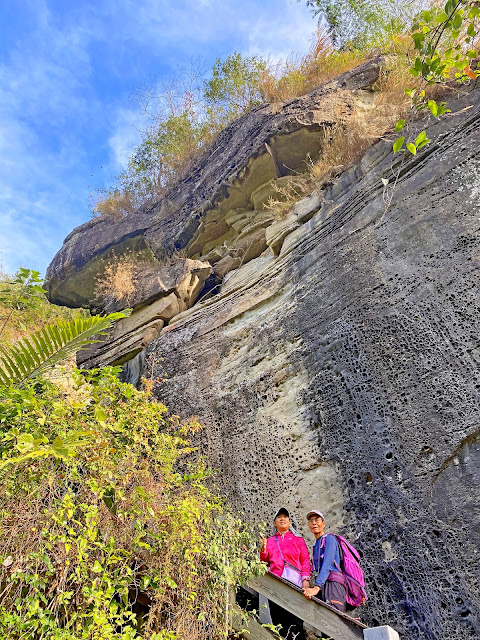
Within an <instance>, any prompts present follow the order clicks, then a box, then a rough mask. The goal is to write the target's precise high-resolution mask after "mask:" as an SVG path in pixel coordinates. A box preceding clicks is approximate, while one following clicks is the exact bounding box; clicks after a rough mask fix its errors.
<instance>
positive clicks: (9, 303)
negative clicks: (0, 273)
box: [0, 267, 45, 310]
mask: <svg viewBox="0 0 480 640" xmlns="http://www.w3.org/2000/svg"><path fill="white" fill-rule="evenodd" d="M42 284H43V279H42V278H41V277H40V272H39V271H33V270H32V269H24V268H23V267H20V269H19V270H18V271H17V273H16V274H15V276H14V277H13V279H12V280H9V281H7V282H6V283H4V288H3V289H0V303H1V304H2V305H4V306H5V307H10V308H12V309H18V310H19V309H25V308H27V307H31V306H33V305H34V304H35V302H36V301H38V300H42V299H43V298H44V294H45V289H44V288H43V287H42ZM5 285H7V286H5Z"/></svg>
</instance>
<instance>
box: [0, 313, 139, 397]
mask: <svg viewBox="0 0 480 640" xmlns="http://www.w3.org/2000/svg"><path fill="white" fill-rule="evenodd" d="M125 315H128V314H126V313H125V312H122V313H112V314H110V315H109V316H106V317H104V318H101V317H98V316H93V317H91V318H76V319H75V320H70V321H66V322H62V321H59V322H57V323H54V324H50V325H47V326H45V327H43V328H42V329H40V330H39V331H36V332H35V333H33V334H32V335H31V337H30V338H23V339H22V340H20V341H19V342H18V343H17V344H14V345H10V346H8V347H2V346H0V385H6V386H8V385H10V384H22V383H24V382H25V381H26V380H30V379H31V378H34V377H36V376H39V375H42V374H43V373H45V372H46V371H47V370H48V369H50V368H52V367H53V366H55V364H58V363H59V362H61V361H62V360H65V359H66V358H68V356H69V355H72V354H74V353H76V352H77V351H78V350H79V349H82V348H83V347H85V346H87V345H89V344H92V343H94V342H98V340H96V339H95V338H94V336H95V335H104V334H105V332H106V330H107V329H108V328H109V327H110V326H111V324H112V322H113V321H115V320H118V319H119V318H124V317H125Z"/></svg>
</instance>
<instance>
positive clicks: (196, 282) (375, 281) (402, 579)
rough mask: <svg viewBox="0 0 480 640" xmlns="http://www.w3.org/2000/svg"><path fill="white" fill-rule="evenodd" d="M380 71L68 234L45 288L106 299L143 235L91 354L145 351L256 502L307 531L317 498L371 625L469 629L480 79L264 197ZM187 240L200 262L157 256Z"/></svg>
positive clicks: (105, 358)
mask: <svg viewBox="0 0 480 640" xmlns="http://www.w3.org/2000/svg"><path fill="white" fill-rule="evenodd" d="M377 74H378V61H373V62H372V63H369V64H367V65H365V66H363V67H361V68H359V69H357V70H355V71H353V72H349V73H348V74H345V75H344V76H341V77H340V78H338V79H337V80H336V81H334V82H332V83H330V84H329V85H327V86H326V87H322V88H320V89H318V90H316V92H314V93H313V94H311V95H310V96H307V97H305V98H302V99H299V100H297V101H292V102H291V103H289V104H287V105H284V106H283V107H282V108H281V109H280V111H278V112H275V110H274V109H272V108H271V107H268V106H265V107H261V108H259V109H257V110H256V111H254V112H253V113H252V114H250V115H248V116H245V117H244V118H242V119H241V120H240V121H238V122H236V123H234V124H233V125H231V126H230V127H229V128H228V129H227V130H226V131H225V132H224V133H223V134H222V136H220V138H219V139H218V140H217V142H216V144H215V145H214V147H213V149H212V151H211V154H210V155H209V156H207V157H205V158H202V159H201V160H200V161H199V163H198V165H197V166H196V167H195V168H194V170H193V172H192V173H191V175H189V177H188V178H187V179H186V180H184V181H182V182H181V183H179V185H177V186H176V187H175V188H174V189H173V191H172V192H171V193H170V194H168V195H167V197H166V199H165V200H166V201H165V200H163V201H161V202H159V203H157V204H156V205H155V207H153V209H152V210H150V211H142V212H139V213H138V214H136V215H135V216H133V217H132V218H127V219H125V220H123V221H121V222H115V223H111V222H108V221H104V220H100V221H97V220H95V221H93V222H91V223H87V225H84V226H83V227H80V228H78V229H77V230H75V231H74V232H73V233H72V234H71V235H70V236H69V238H67V240H66V241H65V245H64V247H63V249H62V250H61V251H60V252H59V254H57V256H56V258H55V259H54V261H53V263H52V265H51V266H50V268H49V272H48V288H49V292H50V296H51V298H52V299H53V300H54V301H56V302H62V303H66V304H78V303H79V302H80V303H82V304H85V305H90V304H91V305H92V306H98V305H99V304H101V303H99V302H98V300H95V299H94V298H95V296H94V290H93V285H92V284H91V280H92V277H93V276H92V274H98V273H99V269H100V267H99V265H100V262H101V259H102V256H103V257H104V256H106V255H107V252H108V251H111V250H112V249H113V250H114V251H117V252H121V251H124V250H125V248H126V247H127V248H132V246H133V245H135V246H136V248H137V249H138V250H139V251H144V252H149V255H151V256H152V261H151V262H150V263H149V265H150V266H149V267H148V268H145V270H144V277H143V280H142V276H140V280H141V281H142V282H143V284H142V288H143V289H144V290H145V291H149V292H150V293H149V294H148V296H147V295H146V294H142V295H140V297H139V298H137V299H135V300H134V303H133V305H131V306H133V308H134V312H133V314H132V316H131V317H130V318H127V319H125V321H124V322H125V324H127V323H128V322H130V323H131V326H130V325H129V326H128V327H126V328H125V329H124V330H123V329H122V330H121V331H120V333H118V331H119V330H117V334H116V335H112V336H111V337H110V338H109V341H108V342H107V343H106V344H104V345H101V346H100V347H99V350H97V351H95V352H93V353H89V354H88V355H87V356H86V357H85V358H84V361H85V362H87V364H96V363H98V362H122V361H124V360H127V359H128V358H132V357H133V356H135V357H134V358H133V359H130V360H129V362H127V364H126V365H125V375H126V376H127V377H129V379H131V380H132V381H134V382H136V381H137V380H138V377H139V375H140V374H142V373H143V374H144V375H146V376H148V377H151V378H153V379H155V380H156V383H155V394H156V395H158V397H160V398H161V399H162V401H164V402H165V403H166V404H167V406H169V407H170V409H171V410H173V411H174V412H175V413H178V414H180V415H182V416H183V417H189V416H191V415H197V416H199V418H200V420H201V421H202V422H203V423H204V425H205V430H204V432H203V434H202V435H201V436H200V441H199V444H200V447H201V451H202V452H203V453H204V454H205V455H206V456H207V457H208V460H209V462H210V464H211V465H212V466H213V467H215V468H217V469H218V470H219V473H218V478H217V482H218V484H219V486H220V487H221V488H222V489H223V490H224V492H225V493H226V494H227V496H228V497H229V499H230V501H231V502H232V503H233V505H235V507H237V508H238V509H239V510H242V511H244V512H245V513H246V514H247V515H248V516H249V517H252V518H256V519H264V520H267V521H270V519H271V515H272V512H273V510H274V508H275V507H276V506H278V505H281V504H284V505H285V506H287V507H289V508H290V509H291V510H292V512H293V513H294V514H296V515H297V521H298V525H299V526H300V528H301V529H302V530H303V531H304V532H305V533H306V532H307V527H306V526H305V521H304V514H305V513H306V511H307V510H308V509H310V508H321V509H322V510H323V511H324V513H325V514H326V516H327V520H328V525H329V527H328V528H329V529H333V530H337V531H339V532H342V533H344V534H345V535H347V536H348V537H349V538H350V539H351V540H352V541H353V542H354V544H355V545H356V546H357V547H358V548H359V549H360V551H361V552H362V554H363V558H364V565H365V573H366V576H367V580H368V589H369V593H370V601H369V603H368V605H367V607H366V608H365V612H364V614H363V616H364V617H365V618H366V619H367V620H368V622H369V623H371V624H375V623H378V624H385V623H388V624H390V625H391V626H393V627H396V628H397V630H398V631H399V632H400V633H404V634H405V636H404V637H406V638H412V639H413V638H418V639H420V638H421V639H424V638H427V639H429V640H437V639H440V638H441V639H442V640H443V639H444V638H445V639H446V638H462V639H463V638H476V637H478V633H479V628H480V607H479V597H480V589H479V571H478V562H479V556H478V549H479V546H480V505H479V500H478V486H479V484H480V474H479V465H480V430H479V426H478V425H479V422H480V420H479V418H480V415H479V414H480V407H479V398H480V394H479V389H480V373H479V368H478V363H479V360H480V345H479V335H480V317H479V313H478V303H479V301H480V296H479V288H478V275H479V273H478V270H479V261H480V258H479V253H478V237H479V236H478V234H479V228H480V207H479V196H480V129H479V126H478V125H479V120H480V91H478V90H476V89H474V90H473V91H471V92H470V93H468V94H466V95H464V96H461V97H459V98H458V99H457V100H456V101H452V102H451V104H450V107H451V108H452V113H451V114H450V115H449V116H448V118H445V119H443V120H442V121H440V122H439V121H435V120H433V119H431V120H427V121H423V122H419V123H417V124H416V125H412V126H413V127H415V126H418V128H419V130H420V128H423V127H425V126H426V127H427V133H428V137H429V138H431V139H432V140H433V142H432V143H431V144H429V145H428V146H427V147H425V149H423V150H422V152H420V153H419V154H418V155H417V156H415V157H414V156H410V155H409V156H402V155H401V154H397V155H396V156H394V155H393V154H392V153H391V141H389V140H385V141H383V140H380V141H378V142H377V143H376V144H374V145H373V146H372V147H371V148H370V149H369V151H368V152H367V153H366V154H365V155H364V156H363V157H362V158H361V160H360V161H358V162H357V163H355V164H354V165H353V166H351V167H349V168H348V169H347V170H345V171H344V172H343V173H341V175H340V176H339V178H338V179H337V180H335V181H334V184H330V185H329V186H323V188H322V189H319V190H317V191H315V192H313V193H312V194H311V195H310V196H309V197H307V198H305V199H303V200H301V201H300V202H298V203H297V204H296V205H295V207H294V209H293V210H292V211H291V212H290V213H289V214H288V215H286V216H285V217H283V218H281V219H272V218H271V217H269V215H268V212H267V213H266V212H265V210H264V209H263V208H262V203H263V202H264V201H265V193H266V192H268V184H269V183H270V180H271V179H272V178H273V179H282V178H283V177H285V176H286V175H287V174H288V172H290V171H291V170H292V168H293V169H294V170H298V168H299V167H300V165H301V163H302V162H304V161H305V157H306V155H307V154H312V155H313V154H319V153H320V154H321V137H320V134H321V133H322V128H323V127H325V126H332V124H334V123H335V122H337V121H339V119H342V118H343V120H342V122H343V123H346V126H347V127H348V120H345V116H348V113H349V111H352V110H353V109H360V108H366V107H365V105H368V104H372V100H371V95H370V94H371V93H372V92H371V91H370V90H369V89H370V87H371V86H372V84H373V82H374V81H375V78H376V76H377ZM332 105H333V106H332ZM362 105H363V106H362ZM302 114H303V115H302ZM295 162H296V163H297V164H296V165H295ZM287 167H288V169H287ZM382 178H385V179H388V180H389V181H390V183H389V185H388V186H387V187H385V186H384V184H383V182H382ZM243 234H245V235H243ZM245 238H249V240H248V241H246V240H245ZM250 247H254V249H251V250H250ZM175 248H176V249H184V250H185V251H186V254H187V255H188V258H185V260H184V261H183V262H181V263H180V264H181V266H178V264H174V265H171V266H165V265H161V264H160V262H158V261H160V260H162V256H164V255H168V254H169V253H171V252H172V250H173V249H175ZM239 248H240V249H239ZM226 258H229V259H230V261H229V262H227V261H225V259H226ZM156 261H157V262H156ZM222 261H223V268H222V264H221V263H222ZM218 265H220V267H219V266H218ZM161 269H167V272H168V277H167V272H164V273H163V272H162V273H163V276H162V275H161V272H160V270H161ZM175 269H176V271H175V272H173V271H172V270H175ZM211 271H213V272H214V273H213V275H211V274H210V272H211ZM196 278H197V279H196ZM212 278H213V280H212ZM167 280H168V283H167V282H166V281H167ZM209 280H210V285H209V284H208V282H209ZM152 282H153V284H152ZM204 283H207V284H206V285H204ZM202 286H204V287H205V288H204V289H203V291H202V292H201V291H200V289H201V287H202ZM211 287H214V288H213V289H212V288H211ZM168 296H173V298H172V297H171V298H169V300H170V302H172V303H173V304H174V305H175V304H177V307H178V311H179V313H176V314H175V313H174V314H173V315H171V314H170V311H169V312H168V313H165V311H164V310H165V309H166V308H167V307H168V304H167V297H168ZM199 296H200V297H199ZM180 300H181V301H182V305H183V306H178V305H179V302H178V301H180ZM118 304H122V303H121V302H118ZM155 305H157V306H156V307H155V308H154V309H153V310H152V308H151V307H152V306H155ZM182 308H183V310H182ZM176 310H177V309H176ZM142 313H143V314H144V315H143V316H142V317H141V314H142ZM162 313H163V316H162ZM135 314H137V318H138V321H132V320H131V318H132V317H135ZM155 314H156V315H155ZM152 316H153V318H154V319H153V320H152ZM142 318H143V319H142ZM159 321H160V322H162V325H161V326H160V325H155V324H154V325H153V331H152V332H151V333H150V334H149V336H147V337H146V338H145V336H143V334H142V336H141V337H140V342H139V341H138V339H139V338H138V335H139V334H138V331H139V329H140V328H142V327H146V326H148V325H149V323H151V322H159ZM163 323H168V324H166V326H164V324H163ZM135 331H136V332H137V333H136V334H135ZM132 332H133V333H132ZM140 333H141V332H140ZM145 333H146V332H145ZM131 335H132V336H133V338H132V339H133V342H134V343H135V339H134V338H135V335H137V342H136V343H135V344H136V346H135V348H134V349H133V350H129V347H127V348H125V349H124V350H123V351H122V349H121V348H120V350H118V348H119V347H120V346H121V344H122V341H127V340H128V339H129V336H131ZM147 344H148V346H147V348H146V349H144V347H145V345H147ZM112 345H113V346H112ZM115 349H117V350H115Z"/></svg>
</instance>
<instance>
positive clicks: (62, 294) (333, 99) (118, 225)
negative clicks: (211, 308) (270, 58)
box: [45, 59, 381, 310]
mask: <svg viewBox="0 0 480 640" xmlns="http://www.w3.org/2000/svg"><path fill="white" fill-rule="evenodd" d="M380 62H381V61H380V60H379V59H375V60H372V61H370V62H369V63H366V64H365V65H362V66H361V67H358V68H357V69H354V70H353V71H349V72H347V73H345V74H343V75H342V76H340V77H339V78H337V79H336V80H333V81H332V82H330V83H328V84H326V85H324V86H322V87H319V88H318V89H316V90H315V91H313V92H312V93H311V94H309V95H308V96H303V97H301V98H297V99H295V100H291V101H290V102H287V103H284V104H282V105H264V106H262V107H257V108H256V109H254V110H253V111H252V112H251V113H249V114H247V115H245V116H243V117H242V118H240V119H239V120H237V121H235V122H233V123H232V124H231V125H229V126H228V127H227V128H226V129H225V130H224V131H223V132H222V133H221V134H220V135H219V136H218V138H217V139H216V141H215V142H214V144H213V145H212V147H211V148H210V150H209V151H208V153H206V154H205V156H204V157H202V158H200V159H199V161H198V162H197V164H196V165H195V166H194V167H193V168H192V169H191V171H190V172H189V174H188V176H187V177H186V178H185V179H183V180H181V181H179V182H178V183H177V184H175V185H174V186H173V187H172V188H171V189H170V191H169V192H168V193H167V194H166V195H165V196H164V197H163V198H161V199H160V200H159V201H158V202H154V203H152V204H151V205H149V207H148V208H146V209H144V210H141V211H138V212H136V213H134V214H130V215H129V216H127V217H125V218H123V219H120V220H118V219H111V218H96V219H94V220H91V221H90V222H87V223H86V224H84V225H82V226H80V227H77V228H76V229H74V230H73V231H72V233H71V234H70V235H69V236H68V237H67V238H66V239H65V241H64V244H63V247H62V248H61V250H60V251H59V252H58V253H57V255H56V256H55V258H54V259H53V261H52V263H51V264H50V266H49V267H48V270H47V274H46V282H45V285H46V288H47V290H48V296H49V298H50V300H51V301H52V302H55V303H57V304H63V305H67V306H72V307H79V306H83V307H89V308H91V309H94V310H98V308H99V307H100V308H101V303H99V301H98V299H97V296H96V294H95V282H96V280H97V279H98V278H101V277H102V273H103V270H104V262H105V261H108V260H110V259H111V258H112V256H120V255H122V254H125V253H126V252H131V253H133V254H135V255H138V256H142V258H143V256H144V255H148V256H150V257H151V259H152V260H154V261H155V260H158V261H160V262H161V263H163V262H165V257H166V256H167V257H168V256H170V255H171V254H172V253H175V252H176V251H178V250H183V251H184V252H185V253H186V254H187V255H188V257H190V258H200V259H206V260H208V261H209V262H210V264H212V265H216V266H215V268H216V270H217V273H218V275H219V278H220V279H221V278H223V277H224V275H225V274H226V273H227V272H228V271H229V270H231V269H233V268H237V267H238V266H240V264H245V262H248V261H249V260H251V259H253V258H256V257H257V256H259V255H260V254H261V253H262V252H263V251H264V250H265V249H266V247H267V244H266V239H265V228H266V227H268V226H269V225H270V224H271V223H272V221H273V217H272V214H271V212H268V211H266V210H265V208H264V204H265V202H266V201H267V199H268V197H269V195H271V194H272V189H273V186H272V181H280V184H281V182H282V179H284V178H285V177H286V176H288V175H290V174H296V173H298V172H303V171H305V170H306V168H307V165H306V162H307V161H308V160H309V159H310V158H312V159H313V158H315V157H316V156H317V155H318V154H319V153H320V152H321V148H322V145H323V144H324V141H325V131H326V130H329V129H331V128H332V127H334V126H336V125H338V124H339V123H345V122H347V121H348V118H349V116H350V115H351V114H352V113H353V112H354V111H355V109H358V108H363V109H365V108H366V109H368V106H369V103H371V101H372V95H373V94H372V92H371V91H368V89H369V88H370V87H371V86H372V85H373V84H374V83H375V81H376V80H377V79H378V76H379V72H380Z"/></svg>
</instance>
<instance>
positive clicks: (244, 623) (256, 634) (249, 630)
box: [232, 605, 278, 640]
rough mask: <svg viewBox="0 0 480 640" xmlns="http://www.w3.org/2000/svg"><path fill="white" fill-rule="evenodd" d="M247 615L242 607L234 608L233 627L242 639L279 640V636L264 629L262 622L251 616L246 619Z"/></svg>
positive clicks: (235, 606)
mask: <svg viewBox="0 0 480 640" xmlns="http://www.w3.org/2000/svg"><path fill="white" fill-rule="evenodd" d="M245 614H246V612H245V611H242V610H241V609H240V607H238V606H237V605H234V606H233V610H232V627H233V629H234V631H236V632H237V633H238V634H239V635H241V636H242V638H246V639H248V640H278V636H277V635H275V634H274V633H273V632H272V631H270V629H265V627H262V625H261V624H260V622H258V620H256V619H255V618H254V617H253V616H251V615H249V614H247V616H246V618H245Z"/></svg>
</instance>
